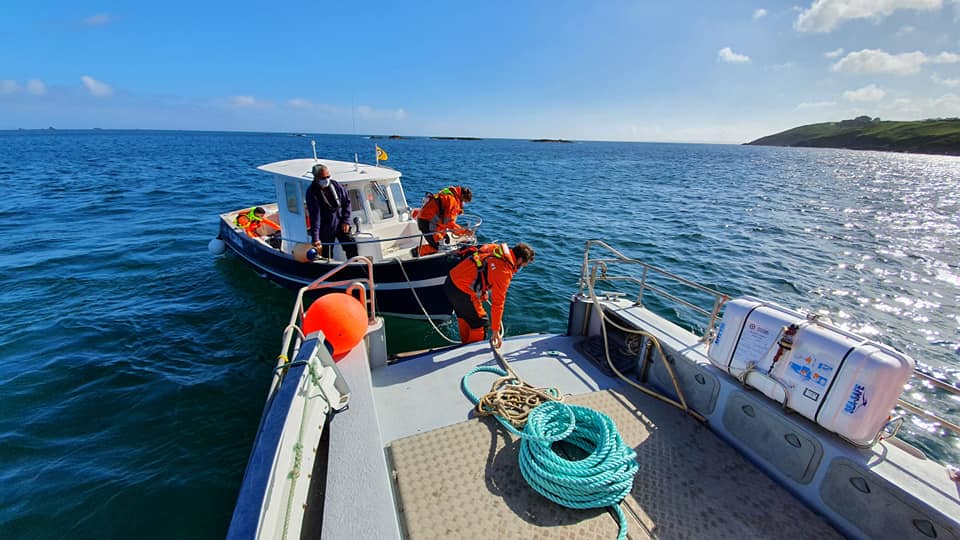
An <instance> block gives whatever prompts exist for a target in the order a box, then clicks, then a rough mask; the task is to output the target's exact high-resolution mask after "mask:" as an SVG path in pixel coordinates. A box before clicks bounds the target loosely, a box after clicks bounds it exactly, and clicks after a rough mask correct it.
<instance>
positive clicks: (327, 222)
mask: <svg viewBox="0 0 960 540" xmlns="http://www.w3.org/2000/svg"><path fill="white" fill-rule="evenodd" d="M312 172H313V182H312V183H311V184H310V187H309V188H307V216H308V217H309V218H310V239H311V240H312V241H313V245H314V247H316V248H317V249H318V250H319V251H320V256H321V257H324V258H327V259H329V258H331V257H332V256H333V243H334V242H335V241H337V240H339V241H340V244H341V245H342V246H343V251H344V253H346V255H347V258H348V259H349V258H350V257H356V256H357V244H355V243H354V242H355V240H354V238H353V235H352V234H350V199H348V198H347V190H346V189H344V188H343V186H342V185H340V183H339V182H337V181H336V180H333V179H332V178H330V169H328V168H327V166H326V165H324V164H322V163H317V164H316V165H314V166H313V171H312Z"/></svg>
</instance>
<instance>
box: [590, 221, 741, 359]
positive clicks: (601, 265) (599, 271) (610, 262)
mask: <svg viewBox="0 0 960 540" xmlns="http://www.w3.org/2000/svg"><path fill="white" fill-rule="evenodd" d="M594 246H596V247H597V248H602V249H604V250H606V253H603V254H602V255H603V256H602V257H594V256H593V255H592V254H591V251H590V250H591V248H593V247H594ZM611 254H612V255H613V257H611V256H610V255H611ZM614 265H630V266H639V267H640V269H641V275H640V277H639V278H638V277H636V276H635V275H631V274H628V273H623V274H614V273H611V271H610V267H611V266H614ZM652 277H660V278H665V279H666V280H668V281H670V282H673V283H675V284H678V285H680V286H682V287H683V288H684V289H685V290H687V291H698V292H700V293H704V294H706V295H707V296H708V297H712V299H713V303H712V305H711V306H710V308H709V309H707V308H705V307H703V306H702V305H697V304H695V303H693V302H692V301H689V300H685V299H683V298H680V297H679V296H677V295H676V294H673V293H671V292H669V291H667V290H666V289H665V288H664V287H662V286H659V285H657V284H655V283H652V282H651V278H652ZM598 281H604V282H609V283H626V284H628V285H629V284H632V285H635V286H637V289H638V290H637V295H636V299H635V300H634V304H635V305H637V306H642V305H643V299H644V295H645V294H646V293H647V292H650V293H652V294H656V295H658V296H660V297H662V298H664V299H666V300H669V301H670V302H673V303H675V304H679V305H681V306H685V307H687V308H689V309H691V310H693V311H694V312H695V313H698V314H700V315H702V316H703V317H705V328H706V331H705V332H704V333H703V336H702V337H701V340H702V341H704V342H707V341H708V340H709V338H710V336H711V335H713V329H714V328H715V326H716V323H717V319H718V318H719V315H720V309H721V308H722V307H723V304H724V303H725V302H726V301H727V300H729V299H730V297H729V296H727V295H725V294H723V293H721V292H719V291H716V290H714V289H711V288H710V287H705V286H703V285H700V284H699V283H695V282H693V281H691V280H689V279H686V278H684V277H681V276H678V275H676V274H674V273H671V272H668V271H666V270H664V269H662V268H658V267H656V266H654V265H652V264H650V263H647V262H644V261H642V260H640V259H635V258H632V257H628V256H627V255H624V254H623V253H621V252H620V251H618V250H617V249H615V248H613V247H611V246H610V245H609V244H607V243H606V242H604V241H602V240H587V243H586V246H585V247H584V250H583V266H582V267H581V268H580V294H581V295H583V294H585V292H586V290H587V288H588V287H590V288H593V287H595V285H596V283H597V282H598ZM618 294H619V293H618Z"/></svg>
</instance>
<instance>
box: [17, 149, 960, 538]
mask: <svg viewBox="0 0 960 540" xmlns="http://www.w3.org/2000/svg"><path fill="white" fill-rule="evenodd" d="M311 141H316V144H317V149H318V153H319V154H320V156H321V157H324V158H330V159H338V160H345V161H353V160H354V159H355V156H356V157H357V159H359V160H360V161H361V162H367V163H370V162H373V161H374V147H375V145H376V144H379V145H380V146H381V147H382V148H383V149H384V150H385V151H386V152H387V153H388V154H389V159H388V161H387V162H386V165H389V166H391V167H393V168H396V169H397V170H399V171H401V172H402V173H403V182H404V189H405V191H406V196H407V199H408V201H409V202H410V203H411V204H412V205H414V206H416V205H418V203H419V202H420V199H421V198H422V197H423V194H424V193H425V192H427V191H436V190H438V189H440V188H443V187H445V186H448V185H451V184H462V185H466V186H469V187H470V188H471V189H472V190H473V191H474V194H475V195H474V202H473V203H471V204H469V205H468V206H467V212H468V213H470V214H474V215H477V216H480V217H481V218H482V219H483V224H482V225H481V228H480V236H481V240H483V241H495V240H496V241H504V242H509V243H514V242H517V241H524V242H527V243H529V244H530V245H532V246H533V247H534V248H535V249H536V253H537V256H536V261H535V263H534V264H533V265H530V266H529V267H528V268H526V269H524V271H523V272H522V273H520V274H519V275H518V276H517V277H516V279H515V280H514V282H513V285H512V286H511V288H510V292H509V297H508V301H507V308H506V315H505V326H506V330H507V332H508V334H510V335H517V334H523V333H528V332H553V333H563V332H565V331H566V324H567V305H568V301H569V298H570V295H571V294H573V293H575V292H576V290H577V282H578V277H579V274H580V267H581V261H582V257H583V251H584V245H585V241H586V240H588V239H600V240H603V241H605V242H607V243H609V244H610V245H611V246H612V247H614V248H616V249H617V250H619V251H622V252H623V253H625V254H627V255H629V256H631V257H636V258H639V259H642V260H644V261H646V262H648V263H650V264H653V265H656V266H658V267H661V268H664V269H666V270H669V271H671V272H673V273H676V274H679V275H680V276H683V277H685V278H689V279H691V280H694V281H697V282H700V283H702V284H704V285H707V286H709V287H712V288H715V289H718V290H720V291H721V292H724V293H727V294H730V295H731V296H738V295H744V294H750V295H753V296H757V297H760V298H763V299H766V300H770V301H773V302H776V303H779V304H782V305H784V306H788V307H791V308H797V309H801V310H803V311H806V312H809V313H815V314H819V315H821V316H823V317H826V318H829V319H830V320H832V321H834V322H835V323H837V324H839V325H841V326H843V327H845V328H848V329H850V330H853V331H856V332H859V333H862V334H864V335H865V336H867V337H869V338H872V339H875V340H878V341H880V342H883V343H885V344H888V345H890V346H892V347H894V348H896V349H898V350H900V351H902V352H904V353H906V354H909V355H910V356H912V357H913V358H914V359H916V361H917V363H918V365H919V366H920V367H921V368H922V369H924V370H925V371H927V372H929V373H932V374H933V375H934V376H935V377H937V378H939V379H941V380H944V381H948V382H951V383H953V384H960V195H958V187H960V158H956V157H940V156H927V155H916V154H897V153H882V152H863V151H849V150H833V149H799V148H767V147H754V146H738V145H707V144H665V143H621V142H571V143H544V142H532V141H527V140H501V139H488V140H438V139H431V138H404V139H399V140H393V139H384V138H370V137H364V136H359V135H323V134H299V133H236V132H231V133H218V132H178V131H111V130H90V131H69V130H68V131H64V130H42V131H0V188H2V192H0V193H2V197H0V239H2V240H0V313H2V317H0V538H5V539H6V538H11V539H21V538H79V539H101V538H158V539H170V538H177V539H183V538H220V537H223V536H224V534H225V533H226V531H227V527H228V525H229V522H230V517H231V513H232V510H233V506H234V502H235V500H236V496H237V492H238V489H239V486H240V482H241V479H242V476H243V472H244V467H245V464H246V461H247V457H248V453H249V451H250V449H251V445H252V443H253V438H254V433H255V430H256V427H257V423H258V420H259V417H260V414H261V411H262V408H263V405H264V398H265V397H266V393H267V389H268V386H269V383H270V377H271V373H272V369H273V366H274V363H275V360H276V356H277V354H278V353H279V352H280V345H281V342H280V336H281V332H282V330H283V328H284V326H285V324H286V321H287V320H288V318H289V315H290V310H291V307H292V303H293V300H294V293H292V292H291V291H288V290H286V289H282V288H280V287H278V286H276V285H274V284H272V283H271V282H269V281H268V280H266V279H264V278H263V277H261V276H260V275H258V273H257V272H255V271H253V270H252V269H251V268H249V267H247V266H246V265H245V264H244V263H243V262H242V261H240V260H239V259H237V258H234V257H230V256H223V255H221V256H214V255H212V254H211V253H209V252H208V249H207V244H208V242H209V241H210V240H211V239H212V238H214V237H215V236H216V234H217V219H218V215H219V214H220V213H223V212H226V211H230V210H237V209H240V208H244V207H249V206H251V205H254V204H262V203H268V202H271V201H273V200H274V199H275V198H274V195H273V187H272V181H271V178H270V177H269V175H267V174H265V173H263V172H260V171H258V170H257V169H256V167H257V166H258V165H261V164H265V163H270V162H274V161H279V160H284V159H291V158H303V157H310V156H312V153H311V146H310V142H311ZM657 309H659V310H661V311H662V314H663V315H664V316H666V317H669V318H671V319H674V320H675V322H677V323H678V324H682V325H685V326H687V327H690V328H694V329H695V328H697V327H698V324H699V323H697V322H696V321H694V320H692V319H691V320H688V316H687V315H686V314H685V312H683V311H681V310H674V309H671V308H669V307H667V306H662V307H661V306H660V305H659V304H658V308H657ZM454 327H455V325H450V324H447V325H441V326H440V327H439V329H440V330H441V331H443V332H446V334H447V335H450V336H454V335H455V332H456V330H455V328H454ZM387 337H388V348H389V350H390V352H391V353H396V352H401V351H409V350H416V349H422V348H424V347H431V346H438V345H443V344H445V342H444V340H443V339H442V338H441V337H439V336H438V335H437V334H436V332H435V331H434V329H433V328H432V327H430V325H428V324H425V323H423V322H414V321H409V320H400V319H390V320H388V321H387ZM905 397H906V398H908V399H910V400H911V401H913V402H914V403H916V404H918V405H919V406H921V407H923V408H925V409H929V410H931V411H935V412H937V413H939V414H942V415H945V416H946V417H947V418H948V419H951V420H952V421H953V422H960V402H958V400H957V398H955V397H954V398H951V397H947V396H946V395H944V394H943V393H942V392H941V391H937V390H934V388H933V387H932V386H930V385H925V384H919V383H916V382H911V383H910V385H909V386H908V390H907V392H906V394H905ZM464 407H467V403H466V401H464ZM901 436H902V437H904V438H905V439H906V440H907V441H909V442H911V443H912V444H914V445H916V446H918V447H920V448H922V449H923V450H924V451H925V452H927V453H928V454H929V455H930V456H931V457H932V458H933V459H936V460H938V461H941V462H943V463H952V464H960V442H958V440H960V439H958V438H957V437H953V436H949V435H948V433H947V432H945V431H944V430H943V429H942V428H940V427H939V426H938V425H936V424H934V423H931V422H929V421H925V420H919V419H916V418H908V419H907V420H906V421H905V422H904V425H903V427H902V429H901Z"/></svg>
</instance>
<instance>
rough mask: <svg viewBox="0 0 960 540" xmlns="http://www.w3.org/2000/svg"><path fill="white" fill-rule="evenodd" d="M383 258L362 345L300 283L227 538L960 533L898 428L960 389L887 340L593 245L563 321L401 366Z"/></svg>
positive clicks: (936, 468) (959, 507) (947, 503)
mask: <svg viewBox="0 0 960 540" xmlns="http://www.w3.org/2000/svg"><path fill="white" fill-rule="evenodd" d="M366 271H367V275H366V277H365V278H364V279H363V280H355V281H353V282H352V283H350V285H349V287H350V292H351V293H352V294H353V295H354V297H355V298H357V299H356V300H354V299H353V298H348V300H347V301H346V302H347V303H348V304H349V303H351V302H354V303H356V304H357V305H359V306H363V308H362V309H360V312H359V315H357V316H354V323H353V324H355V325H359V326H360V330H361V332H360V333H357V332H356V331H355V330H356V329H355V330H354V333H355V335H356V336H357V337H356V338H355V339H354V341H353V343H355V344H353V343H351V344H349V346H347V344H344V343H343V342H342V341H340V336H342V335H343V331H342V329H341V326H342V322H343V321H344V320H346V318H345V317H343V316H341V315H340V314H339V312H330V313H328V312H325V311H314V308H313V306H311V307H310V308H309V309H305V307H306V306H305V305H304V298H306V296H307V293H308V292H310V290H311V289H312V288H315V287H326V286H329V283H330V281H329V280H330V279H332V276H327V280H325V281H323V282H321V281H318V282H317V283H315V284H312V285H310V286H309V287H306V288H304V289H303V290H301V291H300V294H299V295H298V298H297V302H296V305H295V307H294V310H293V313H292V315H291V318H290V324H289V325H288V326H287V328H286V330H285V331H284V336H283V348H282V350H281V354H280V359H279V363H278V365H277V369H276V370H275V371H274V375H273V384H272V386H271V389H270V393H269V395H268V398H267V404H266V407H265V409H264V413H263V417H262V420H261V424H260V427H259V429H258V432H257V435H256V440H255V443H254V447H253V451H252V453H251V456H250V461H249V463H248V465H247V469H246V472H245V474H244V479H243V483H242V486H241V489H240V493H239V497H238V501H237V505H236V509H235V512H234V515H233V519H232V521H231V524H230V529H229V533H228V537H229V538H231V539H247V538H378V539H384V538H494V537H496V538H548V537H549V538H561V537H562V538H574V537H576V538H581V537H584V538H613V537H619V538H624V537H626V535H627V534H628V533H629V536H630V537H631V538H660V539H667V538H691V537H696V538H798V539H799V538H803V539H806V538H840V537H848V538H891V539H901V538H940V539H944V538H953V539H957V538H960V483H958V481H960V478H958V476H957V472H956V470H955V469H952V468H950V467H946V466H944V465H943V464H940V463H937V462H935V461H934V460H932V459H930V458H928V457H927V456H925V455H924V453H923V452H922V451H921V450H920V449H918V448H916V447H914V446H913V445H911V444H909V443H908V442H906V441H904V440H903V439H901V438H899V437H898V436H897V430H898V427H899V425H900V424H901V423H902V422H903V420H904V418H905V415H907V414H917V415H921V416H923V417H924V418H925V419H926V421H927V422H934V423H936V424H937V425H939V426H942V428H943V429H950V430H953V431H955V432H960V426H957V425H955V424H952V423H950V422H949V421H947V420H945V419H944V418H940V417H937V416H936V415H934V414H932V413H929V412H927V411H925V410H923V409H922V408H920V407H917V406H915V405H912V404H910V403H909V402H908V401H907V400H906V399H904V397H905V396H901V392H902V390H903V388H904V383H906V382H907V381H908V380H910V378H911V377H913V378H914V380H913V382H915V383H920V384H923V385H927V386H930V385H933V386H935V387H936V388H938V389H939V391H940V392H943V393H942V394H940V395H941V396H943V397H944V399H954V400H956V399H957V398H958V396H960V389H957V388H956V387H955V386H953V385H952V384H949V383H948V382H944V381H942V380H939V379H937V378H934V377H931V376H929V375H926V374H923V373H920V372H918V371H915V367H914V362H913V360H912V359H910V358H909V357H907V356H905V355H903V354H901V353H899V352H897V351H895V350H893V349H891V348H889V347H886V346H884V345H882V344H879V343H876V342H873V341H870V340H869V339H865V338H862V337H860V336H857V335H854V334H851V333H849V332H846V331H844V330H842V329H841V328H839V327H836V326H834V325H832V324H831V323H829V322H828V321H825V320H822V319H820V318H817V317H809V316H806V315H802V314H800V313H797V312H794V311H791V310H789V309H785V308H782V307H780V306H777V305H775V304H772V303H769V302H764V301H762V300H759V299H756V298H749V297H745V298H737V299H731V298H729V297H727V296H726V295H724V294H722V293H721V292H718V291H715V290H713V289H710V288H707V287H704V286H702V285H699V284H697V283H695V282H693V281H691V280H687V279H685V278H683V277H680V276H678V275H676V274H673V273H670V272H668V271H666V270H663V269H660V268H657V267H655V266H652V265H650V264H647V263H645V262H643V261H640V260H637V259H632V258H630V257H627V256H626V255H624V254H622V253H621V252H619V251H617V250H615V249H614V248H612V247H610V246H608V245H607V244H605V243H603V242H601V241H598V240H591V241H588V242H587V244H586V248H585V250H584V254H583V260H582V266H581V272H580V282H579V286H578V287H577V288H576V289H572V291H575V292H573V293H572V295H571V298H570V302H569V320H568V328H567V333H566V334H565V335H552V334H531V335H523V336H513V337H508V338H505V339H504V340H503V346H502V348H501V349H500V350H497V349H494V348H493V347H492V346H491V347H488V346H487V344H486V343H472V344H469V345H464V346H459V347H451V348H444V349H437V350H432V351H426V352H421V353H416V354H409V355H406V356H403V357H394V358H388V356H387V353H386V350H385V345H384V341H385V340H384V326H383V323H382V321H381V320H380V319H378V318H377V317H376V316H375V311H376V308H375V303H376V301H377V298H378V296H377V293H376V288H375V287H374V286H373V283H372V280H373V266H372V264H367V265H366ZM332 272H333V273H335V272H336V269H334V270H333V271H332ZM601 286H602V287H610V288H611V290H609V291H602V290H599V287H601ZM368 291H369V296H368V295H367V292H368ZM664 305H667V306H673V307H671V308H668V309H674V308H675V309H676V310H679V312H683V313H689V314H693V315H695V316H696V317H697V318H699V319H701V320H700V321H699V322H697V323H696V324H694V325H692V326H694V327H695V328H699V329H700V330H699V331H693V330H691V329H690V328H685V327H681V326H679V325H677V324H675V323H674V322H672V321H669V320H667V319H665V318H664V317H662V316H660V315H658V314H657V313H656V312H655V311H654V310H653V309H651V308H652V307H654V306H658V310H659V311H662V312H666V310H664V309H662V307H663V306H664ZM648 306H649V307H648ZM318 325H319V326H318ZM314 328H316V329H314ZM363 332H365V337H363V338H362V339H361V338H360V335H362V334H363ZM334 342H336V344H335V345H334V344H332V343H334ZM338 348H339V352H337V351H338ZM331 351H334V352H333V353H332V354H331ZM334 358H336V360H335V359H334ZM491 383H492V385H491ZM481 387H482V388H487V387H490V388H491V391H490V392H489V393H487V394H485V395H483V396H482V397H478V396H479V394H482V393H483V392H482V391H480V390H479V389H480V388H481ZM478 404H479V405H478ZM892 411H893V414H894V415H895V416H892V417H891V412H892ZM521 426H522V427H521Z"/></svg>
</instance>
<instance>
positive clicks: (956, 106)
mask: <svg viewBox="0 0 960 540" xmlns="http://www.w3.org/2000/svg"><path fill="white" fill-rule="evenodd" d="M933 108H934V109H935V110H937V111H939V112H940V114H939V116H941V117H943V116H952V115H958V114H960V96H958V95H956V94H944V95H942V96H940V97H938V98H937V99H935V100H933Z"/></svg>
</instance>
